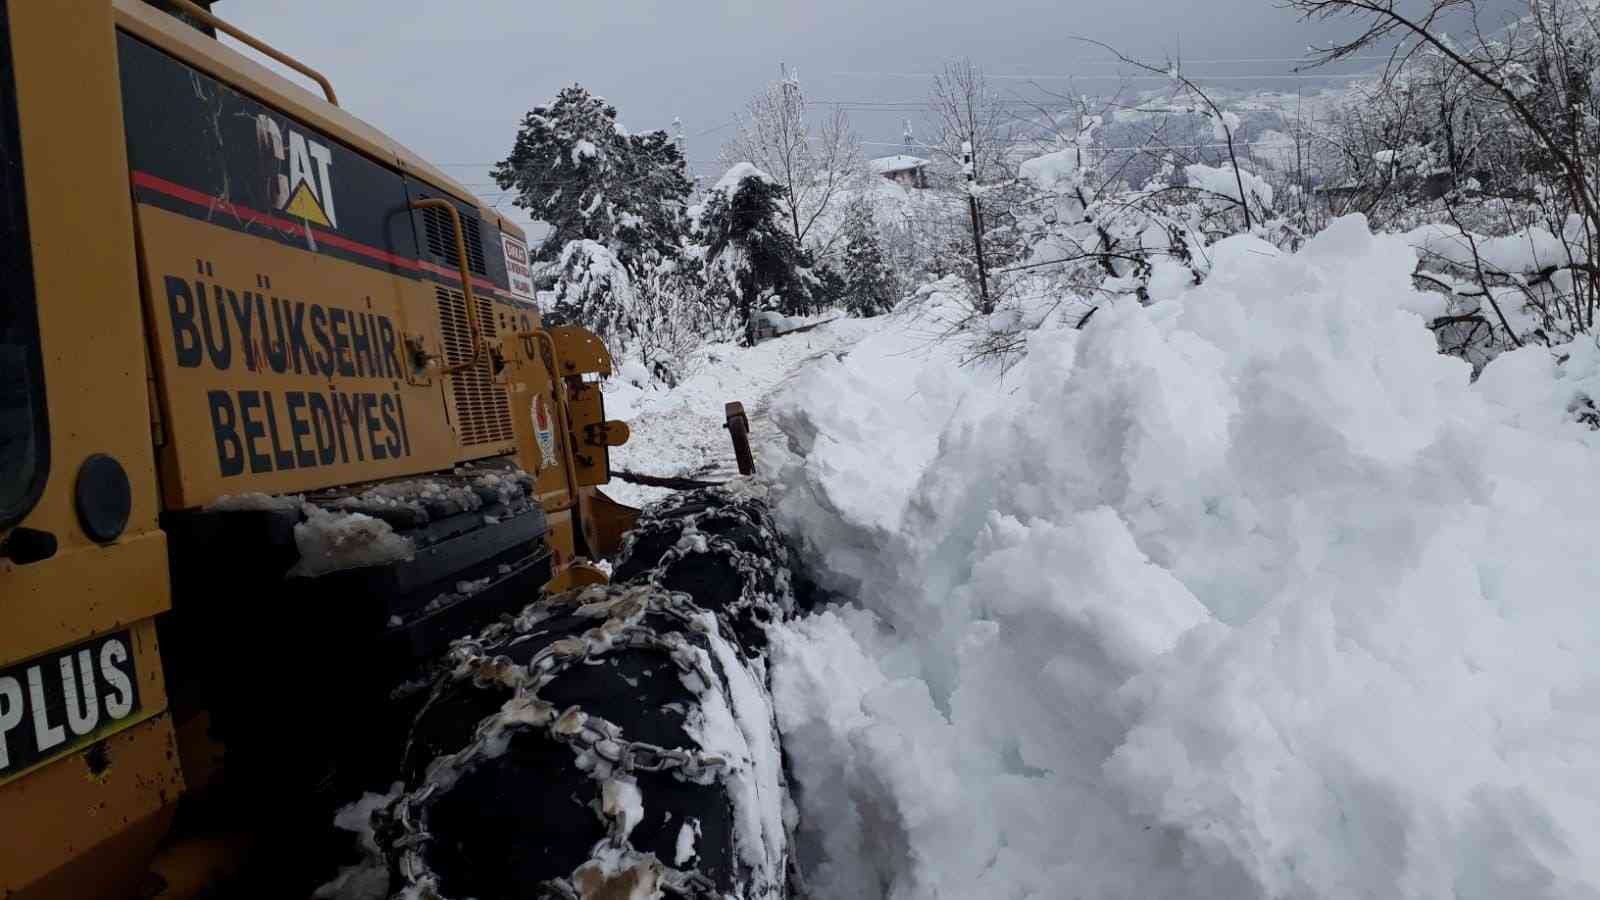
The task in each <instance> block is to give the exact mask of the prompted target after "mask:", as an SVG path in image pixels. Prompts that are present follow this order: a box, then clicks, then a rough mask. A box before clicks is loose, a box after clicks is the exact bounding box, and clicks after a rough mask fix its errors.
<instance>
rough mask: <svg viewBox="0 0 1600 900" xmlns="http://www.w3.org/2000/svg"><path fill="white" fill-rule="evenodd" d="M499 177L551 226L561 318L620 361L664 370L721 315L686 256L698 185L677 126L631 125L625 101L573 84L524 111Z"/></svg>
mask: <svg viewBox="0 0 1600 900" xmlns="http://www.w3.org/2000/svg"><path fill="white" fill-rule="evenodd" d="M494 177H495V180H496V181H497V182H498V183H499V184H500V186H501V187H503V188H505V189H507V190H509V191H513V192H514V193H515V195H516V199H515V200H514V203H515V204H516V205H517V206H520V207H522V208H523V209H526V210H528V211H529V212H530V213H532V214H533V217H534V218H536V219H538V220H540V221H543V222H546V223H549V225H550V226H551V229H552V231H551V233H550V235H549V236H548V237H547V238H546V239H545V240H544V242H543V243H542V244H541V245H540V246H539V247H538V248H536V249H535V251H534V253H533V258H534V262H535V264H536V265H535V269H534V273H535V278H536V279H537V280H538V282H539V284H540V287H543V288H548V289H549V290H551V291H552V292H553V293H554V295H555V307H554V309H552V310H549V311H548V312H549V313H551V314H552V315H553V317H554V318H556V319H560V320H565V321H570V322H574V323H577V324H581V325H583V326H585V327H587V328H590V329H592V330H594V331H595V332H596V333H597V334H599V335H600V336H601V337H602V338H604V339H605V341H606V344H607V345H608V346H609V347H610V349H611V352H612V355H613V356H614V357H615V358H616V359H617V360H619V362H620V360H622V359H623V357H624V356H626V355H629V354H630V353H631V354H632V355H634V356H637V357H639V358H640V359H641V360H642V361H644V362H645V364H646V365H647V366H649V367H650V368H651V370H652V371H655V372H657V374H658V375H660V374H661V373H666V372H670V371H672V370H673V369H674V368H675V367H676V366H677V365H678V364H680V363H681V362H682V360H681V359H678V358H672V355H673V354H674V353H676V352H678V351H679V350H683V348H684V347H686V346H687V345H688V344H689V343H691V342H692V340H691V337H690V335H691V333H693V332H696V331H697V330H698V329H701V328H702V327H705V326H707V324H708V322H709V321H710V320H711V318H712V317H711V316H709V315H707V314H706V312H705V311H704V310H702V309H698V308H696V307H697V306H703V305H704V291H703V289H701V288H700V287H699V285H698V284H697V282H696V279H695V277H694V276H695V274H696V272H697V271H698V267H696V266H694V265H692V264H691V261H690V260H688V259H687V257H686V237H687V233H688V216H687V208H688V203H687V201H688V197H689V193H690V191H691V190H692V189H693V183H692V182H691V181H690V180H689V176H688V172H687V170H686V166H685V164H684V158H683V151H682V149H681V148H680V147H679V146H678V144H677V143H675V142H674V141H673V139H672V138H671V137H669V136H668V135H667V133H666V132H664V131H651V132H646V133H644V134H629V133H628V131H627V130H626V129H625V128H623V127H621V126H620V125H619V124H618V123H617V110H616V108H615V107H613V106H611V105H610V104H608V103H606V102H605V101H604V100H602V99H600V98H598V97H595V96H593V95H591V94H590V93H589V92H588V91H587V90H585V89H584V88H583V87H581V86H579V85H573V86H572V87H569V88H565V89H563V90H562V91H561V92H560V94H558V95H557V96H556V98H555V99H554V100H552V101H551V102H549V103H547V104H545V105H543V106H539V107H536V108H534V109H533V110H532V111H530V112H529V113H528V114H527V115H526V116H524V117H523V120H522V126H521V128H520V129H519V130H518V133H517V137H516V141H515V143H514V144H513V146H512V149H511V153H510V154H509V155H508V156H507V157H506V158H505V159H504V160H502V161H500V162H499V163H498V164H497V165H496V166H495V169H494ZM666 289H672V290H681V291H683V292H684V293H683V295H682V296H681V297H671V298H668V297H665V296H663V295H662V291H663V290H666ZM667 317H670V318H672V321H667V320H666V318H667ZM698 333H699V334H701V335H704V334H705V332H704V331H698ZM658 338H659V339H658ZM684 353H685V355H686V353H687V351H686V350H685V351H684ZM662 377H663V378H664V380H668V381H670V380H671V379H670V377H667V376H665V375H662Z"/></svg>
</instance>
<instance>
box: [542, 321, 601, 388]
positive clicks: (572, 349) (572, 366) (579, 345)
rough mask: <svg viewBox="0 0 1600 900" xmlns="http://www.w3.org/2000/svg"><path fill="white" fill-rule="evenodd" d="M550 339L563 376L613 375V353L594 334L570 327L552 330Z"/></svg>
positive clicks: (583, 329)
mask: <svg viewBox="0 0 1600 900" xmlns="http://www.w3.org/2000/svg"><path fill="white" fill-rule="evenodd" d="M550 339H551V341H552V342H553V343H554V344H555V351H556V359H557V360H558V361H559V363H560V366H561V374H562V375H565V376H570V375H600V376H605V377H609V376H610V375H611V351H609V350H607V349H606V343H605V341H602V340H600V338H599V336H598V335H596V334H595V333H594V332H592V331H590V330H588V329H586V328H576V327H573V326H570V325H569V326H564V327H561V328H552V329H550Z"/></svg>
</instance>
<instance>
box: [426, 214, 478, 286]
mask: <svg viewBox="0 0 1600 900" xmlns="http://www.w3.org/2000/svg"><path fill="white" fill-rule="evenodd" d="M482 222H483V220H481V219H479V218H478V217H477V216H476V215H472V214H465V213H464V214H462V216H461V236H462V237H463V238H464V239H465V240H466V242H467V268H468V269H469V270H471V271H472V272H473V273H474V274H477V275H487V274H489V267H488V264H487V263H486V262H484V258H483V224H482ZM422 230H423V232H424V233H423V237H424V239H425V240H426V241H427V243H428V252H430V253H432V254H433V255H434V256H442V257H444V260H445V262H446V263H448V264H449V265H452V266H458V265H460V263H459V262H457V261H456V236H455V229H454V228H452V227H451V226H450V214H449V213H447V212H445V211H444V210H442V209H435V208H433V207H431V206H425V207H423V208H422Z"/></svg>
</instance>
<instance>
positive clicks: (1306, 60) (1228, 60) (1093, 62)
mask: <svg viewBox="0 0 1600 900" xmlns="http://www.w3.org/2000/svg"><path fill="white" fill-rule="evenodd" d="M1388 59H1389V57H1387V56H1346V57H1344V58H1342V59H1339V60H1335V62H1336V63H1345V62H1386V61H1388ZM1321 61H1322V60H1321V58H1320V57H1315V56H1232V57H1216V58H1213V59H1178V60H1173V62H1176V63H1177V64H1178V65H1180V66H1183V65H1197V66H1200V65H1231V64H1236V63H1237V64H1242V63H1251V64H1260V63H1294V64H1298V65H1306V64H1310V63H1318V62H1321ZM1080 64H1081V65H1085V66H1126V65H1130V63H1128V62H1125V61H1123V60H1116V59H1086V60H1080ZM828 74H829V75H837V76H841V77H845V78H856V77H885V78H933V77H935V76H937V75H939V73H938V72H864V71H858V70H857V71H843V72H829V73H828ZM983 77H985V78H993V79H1004V80H1007V81H1012V80H1021V81H1026V80H1028V79H1033V78H1072V77H1076V76H1072V75H1003V74H997V73H994V72H984V73H983Z"/></svg>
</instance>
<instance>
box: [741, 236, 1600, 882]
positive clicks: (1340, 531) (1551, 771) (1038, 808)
mask: <svg viewBox="0 0 1600 900" xmlns="http://www.w3.org/2000/svg"><path fill="white" fill-rule="evenodd" d="M1214 251H1215V267H1214V269H1213V271H1212V275H1211V277H1210V278H1209V279H1208V280H1207V281H1206V283H1205V284H1204V285H1203V286H1201V287H1198V288H1195V289H1194V290H1192V291H1190V292H1188V293H1187V294H1186V295H1185V296H1184V297H1182V298H1181V299H1178V300H1173V301H1170V302H1165V303H1161V304H1157V305H1156V306H1153V307H1148V308H1145V307H1140V306H1138V305H1137V304H1135V303H1132V302H1119V303H1115V304H1112V305H1108V306H1105V307H1103V308H1102V310H1101V311H1100V312H1099V313H1098V314H1097V315H1096V316H1095V318H1094V320H1093V321H1092V323H1091V324H1090V325H1089V327H1087V328H1086V329H1085V330H1083V331H1082V332H1075V331H1071V330H1069V329H1062V330H1054V331H1043V332H1039V333H1036V334H1035V335H1034V336H1033V338H1032V344H1031V346H1030V352H1029V355H1028V357H1027V359H1026V360H1025V361H1024V362H1023V363H1021V364H1020V365H1018V366H1017V367H1016V368H1015V369H1013V370H1012V371H1011V372H1010V374H1008V375H1007V377H1006V378H1005V380H1004V381H1003V382H997V381H996V379H995V378H994V376H992V375H989V374H985V373H982V372H974V371H972V370H967V369H962V370H956V369H954V368H953V367H952V366H950V364H949V360H948V359H945V358H942V357H941V356H940V354H939V353H938V352H930V353H929V354H926V355H923V356H920V357H918V356H910V355H907V354H906V353H905V352H904V348H903V347H898V348H897V347H896V345H895V344H894V343H893V341H892V339H891V338H890V337H889V336H888V335H887V334H885V335H881V336H879V337H877V338H873V339H869V340H867V341H864V342H863V343H862V344H861V345H859V346H858V347H857V348H856V349H855V351H854V352H853V353H852V354H851V355H850V356H848V357H847V358H845V359H844V360H843V361H840V362H837V363H828V364H825V365H821V366H818V367H816V369H815V371H814V372H812V373H811V374H808V375H806V376H802V377H801V378H799V379H797V380H796V381H795V383H793V384H792V386H790V387H789V388H788V389H787V390H786V393H785V394H784V395H783V396H780V397H779V398H778V399H777V400H775V401H774V409H775V411H777V412H779V413H781V414H780V415H779V421H780V424H782V425H783V427H784V428H785V429H786V430H787V431H788V433H789V440H790V442H791V444H792V445H793V447H794V449H795V450H796V451H799V452H797V453H795V454H794V455H793V456H792V457H790V458H789V459H788V460H787V462H786V463H785V465H784V467H783V470H782V472H781V477H780V483H779V490H778V494H779V497H780V500H779V503H778V509H779V512H780V515H781V516H782V518H783V519H784V520H785V523H786V525H787V527H788V528H790V529H791V530H792V531H793V532H794V533H796V534H797V535H798V536H800V537H801V539H802V541H803V543H804V544H805V546H806V552H807V555H808V557H809V558H810V560H811V562H812V563H813V564H814V565H816V566H817V567H818V569H819V575H820V577H821V578H822V579H823V580H824V582H825V583H828V584H830V585H831V586H833V587H835V588H849V589H850V590H851V591H852V592H853V594H854V596H855V597H857V598H859V602H860V608H854V607H850V608H836V609H833V610H831V611H826V612H821V613H818V614H815V615H813V616H811V617H809V618H807V619H804V620H801V621H800V622H798V623H797V624H795V625H794V626H792V627H789V628H785V629H782V630H780V631H778V632H777V633H776V634H775V636H774V647H773V657H772V662H773V682H774V702H775V705H776V707H777V712H778V716H779V723H780V726H781V727H782V730H783V732H784V735H785V741H786V749H787V751H788V753H789V754H790V758H791V760H792V762H793V765H794V775H795V776H796V780H797V783H798V785H799V802H800V806H801V828H802V832H801V836H800V840H801V847H802V850H803V852H804V854H805V856H806V857H807V858H805V859H803V860H802V863H803V868H804V869H805V870H806V871H807V873H808V876H809V878H810V881H811V890H812V893H813V894H814V895H815V896H823V897H832V898H878V897H889V898H912V897H946V898H954V897H985V898H1002V897H1027V896H1049V897H1061V896H1073V897H1082V898H1111V897H1119V898H1127V897H1139V898H1168V897H1170V898H1228V900H1238V898H1268V897H1272V898H1279V897H1296V898H1351V897H1375V898H1376V897H1382V898H1400V897H1406V898H1412V897H1414V898H1438V897H1458V898H1485V900H1487V898H1510V897H1517V898H1530V897H1550V898H1556V897H1561V898H1566V897H1595V896H1600V613H1597V612H1596V611H1595V610H1594V599H1593V598H1595V597H1596V596H1600V560H1597V559H1596V557H1595V554H1594V553H1593V552H1592V549H1591V547H1590V546H1589V545H1590V543H1591V541H1592V538H1591V537H1590V535H1592V534H1593V533H1594V532H1595V530H1596V528H1597V526H1600V521H1597V520H1600V484H1597V482H1596V479H1595V478H1594V477H1593V473H1594V472H1595V471H1596V467H1597V464H1600V439H1597V437H1596V435H1597V434H1600V433H1597V432H1594V431H1590V430H1588V429H1587V428H1585V427H1584V426H1583V425H1581V424H1579V423H1577V422H1575V421H1574V415H1575V413H1574V412H1573V411H1572V410H1573V409H1574V408H1577V409H1578V410H1579V411H1581V403H1580V404H1575V402H1574V398H1575V397H1577V396H1579V395H1582V396H1591V394H1590V391H1591V388H1595V389H1600V351H1596V350H1594V348H1592V347H1590V348H1576V347H1575V348H1570V349H1569V351H1567V352H1568V353H1569V354H1570V358H1568V359H1567V361H1566V363H1565V364H1558V363H1557V362H1556V361H1555V360H1552V359H1551V358H1550V356H1549V355H1548V354H1544V353H1542V352H1540V351H1536V350H1522V351H1517V352H1515V353H1509V354H1506V355H1504V356H1502V357H1500V358H1499V359H1497V360H1496V361H1495V362H1493V363H1491V364H1490V365H1489V366H1488V368H1487V369H1486V370H1485V371H1484V373H1483V376H1482V378H1481V379H1480V380H1479V382H1477V383H1476V384H1473V383H1469V377H1468V376H1469V370H1468V367H1467V366H1466V365H1465V364H1463V363H1461V362H1459V361H1457V360H1454V359H1450V358H1447V357H1443V356H1440V355H1439V354H1437V353H1436V352H1435V345H1434V340H1433V337H1432V335H1431V334H1430V333H1429V332H1428V331H1427V330H1426V329H1425V328H1424V327H1423V324H1422V322H1421V320H1420V319H1419V317H1418V316H1416V315H1415V314H1414V313H1411V312H1407V311H1405V309H1404V308H1403V307H1405V306H1407V305H1414V304H1415V297H1414V294H1413V292H1412V289H1411V287H1410V279H1409V274H1410V272H1411V270H1412V268H1413V266H1414V265H1415V262H1416V258H1415V254H1414V252H1413V250H1412V249H1411V248H1410V247H1409V246H1408V245H1407V243H1406V242H1405V240H1404V239H1402V238H1397V237H1373V236H1371V235H1370V234H1369V233H1368V231H1367V227H1366V223H1365V222H1364V220H1362V219H1361V218H1359V217H1351V218H1347V219H1342V220H1339V221H1337V222H1335V223H1334V225H1333V226H1332V227H1331V228H1330V229H1329V231H1328V232H1326V233H1324V234H1322V235H1321V236H1319V237H1317V238H1316V239H1314V240H1312V241H1311V242H1309V243H1308V244H1307V246H1306V247H1305V249H1304V250H1303V251H1302V252H1301V253H1299V254H1297V255H1294V256H1287V255H1284V254H1281V253H1280V252H1279V251H1277V250H1275V249H1274V248H1273V247H1271V246H1270V245H1268V244H1266V243H1264V242H1261V241H1258V240H1255V239H1253V238H1250V237H1238V238H1233V239H1230V240H1227V241H1224V242H1222V243H1221V244H1219V245H1217V246H1216V247H1215V248H1214ZM784 411H786V412H784ZM863 465H867V466H870V468H867V469H863V468H862V466H863Z"/></svg>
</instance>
